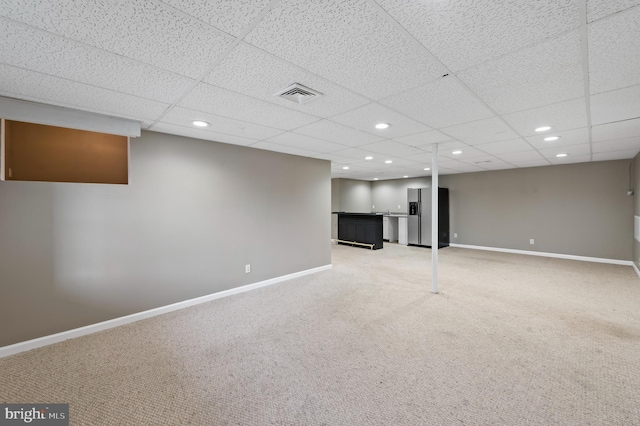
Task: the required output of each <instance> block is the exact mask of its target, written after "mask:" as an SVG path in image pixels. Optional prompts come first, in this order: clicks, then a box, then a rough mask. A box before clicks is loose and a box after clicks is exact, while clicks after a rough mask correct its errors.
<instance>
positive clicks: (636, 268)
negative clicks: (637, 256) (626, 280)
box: [631, 262, 640, 278]
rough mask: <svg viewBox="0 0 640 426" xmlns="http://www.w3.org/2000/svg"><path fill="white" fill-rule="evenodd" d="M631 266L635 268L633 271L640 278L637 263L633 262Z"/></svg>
mask: <svg viewBox="0 0 640 426" xmlns="http://www.w3.org/2000/svg"><path fill="white" fill-rule="evenodd" d="M631 266H633V270H634V271H636V275H637V276H638V278H640V269H638V267H637V266H636V262H631Z"/></svg>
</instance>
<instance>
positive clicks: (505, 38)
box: [378, 0, 580, 71]
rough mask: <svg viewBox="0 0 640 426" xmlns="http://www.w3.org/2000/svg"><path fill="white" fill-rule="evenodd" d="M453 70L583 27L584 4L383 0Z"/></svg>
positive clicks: (570, 0)
mask: <svg viewBox="0 0 640 426" xmlns="http://www.w3.org/2000/svg"><path fill="white" fill-rule="evenodd" d="M378 3H380V5H381V6H382V7H383V8H384V9H386V10H387V11H388V12H389V14H390V15H391V16H393V17H394V18H395V19H396V20H397V21H398V22H399V23H400V25H402V26H403V27H404V28H406V29H407V30H408V31H409V32H410V33H411V34H412V35H413V36H414V37H416V38H417V39H418V40H419V41H420V42H421V43H422V44H423V45H424V46H425V47H427V49H429V51H431V52H432V53H433V54H434V55H435V56H436V57H437V58H438V59H440V61H442V62H443V63H444V64H445V65H446V66H447V67H449V68H450V69H451V70H453V71H458V70H461V69H463V68H467V67H469V66H472V65H474V64H478V63H480V62H484V61H486V60H488V59H494V58H497V57H499V56H501V55H503V54H505V53H507V52H513V51H516V50H520V49H522V48H524V47H527V46H531V45H532V44H536V43H539V42H541V41H543V40H545V39H547V38H549V37H553V36H556V35H558V34H560V33H562V32H565V31H567V30H569V29H573V28H578V27H579V26H580V20H579V13H578V11H579V6H578V5H579V1H578V0H568V1H562V2H558V1H548V0H545V1H537V2H536V4H535V7H531V4H530V3H527V2H523V1H501V2H478V1H473V0H449V1H413V2H407V1H404V2H400V1H397V0H378Z"/></svg>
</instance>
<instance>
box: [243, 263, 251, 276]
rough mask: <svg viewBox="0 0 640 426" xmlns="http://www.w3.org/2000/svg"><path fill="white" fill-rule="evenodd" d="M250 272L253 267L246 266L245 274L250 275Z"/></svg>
mask: <svg viewBox="0 0 640 426" xmlns="http://www.w3.org/2000/svg"><path fill="white" fill-rule="evenodd" d="M249 272H251V265H244V273H245V274H248V273H249Z"/></svg>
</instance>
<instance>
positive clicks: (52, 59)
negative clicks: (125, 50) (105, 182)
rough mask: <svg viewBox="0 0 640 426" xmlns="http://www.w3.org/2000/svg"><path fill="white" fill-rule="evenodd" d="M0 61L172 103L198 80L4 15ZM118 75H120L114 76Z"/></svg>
mask: <svg viewBox="0 0 640 426" xmlns="http://www.w3.org/2000/svg"><path fill="white" fill-rule="evenodd" d="M0 34H2V35H3V36H2V37H0V62H3V63H5V64H7V65H13V66H17V67H21V68H26V69H29V70H32V71H37V72H41V73H43V74H49V75H53V76H56V77H61V78H65V79H68V80H74V81H78V82H81V83H87V84H91V85H94V86H98V87H103V88H106V89H111V90H115V91H117V92H122V93H127V94H130V95H136V96H140V97H143V98H147V99H152V100H156V101H160V102H167V103H172V102H174V101H175V100H177V99H178V98H179V97H180V96H181V95H182V94H184V92H185V91H187V90H188V89H189V88H190V87H191V86H192V85H193V84H194V83H195V81H194V80H192V79H189V78H186V77H183V76H180V75H178V74H175V73H172V72H169V71H164V70H161V69H159V68H156V67H153V66H150V65H146V64H144V63H142V62H139V61H135V60H133V59H129V58H125V57H124V56H121V55H116V54H115V53H110V52H107V51H104V50H100V49H96V48H94V47H91V46H88V45H86V44H83V43H78V42H75V41H73V40H69V39H65V38H63V37H60V36H56V35H54V34H51V33H49V32H46V31H42V30H34V29H33V28H29V27H27V26H25V25H24V24H19V23H17V22H14V21H11V20H8V19H3V18H0ZM114 76H118V78H114Z"/></svg>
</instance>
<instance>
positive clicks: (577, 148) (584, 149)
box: [538, 143, 591, 161]
mask: <svg viewBox="0 0 640 426" xmlns="http://www.w3.org/2000/svg"><path fill="white" fill-rule="evenodd" d="M538 152H540V154H542V155H543V156H544V157H545V158H546V159H548V160H555V159H556V158H558V157H556V154H560V153H564V154H569V156H568V157H580V156H582V155H591V147H590V144H588V143H583V144H579V145H570V146H558V147H551V148H544V149H540V150H538ZM565 158H567V157H562V158H558V160H559V161H565V160H564V159H565ZM587 161H588V160H587Z"/></svg>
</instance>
